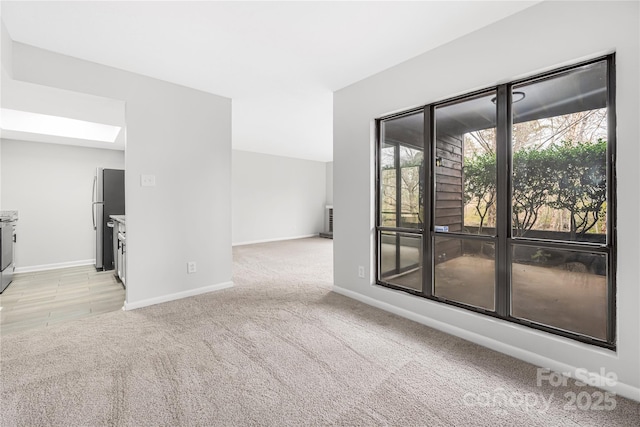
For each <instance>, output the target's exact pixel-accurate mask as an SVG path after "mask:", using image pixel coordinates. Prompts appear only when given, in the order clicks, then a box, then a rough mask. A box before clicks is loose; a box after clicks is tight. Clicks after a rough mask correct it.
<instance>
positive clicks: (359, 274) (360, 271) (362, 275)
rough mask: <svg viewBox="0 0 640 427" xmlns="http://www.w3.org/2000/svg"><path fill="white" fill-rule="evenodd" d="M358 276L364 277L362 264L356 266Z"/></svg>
mask: <svg viewBox="0 0 640 427" xmlns="http://www.w3.org/2000/svg"><path fill="white" fill-rule="evenodd" d="M358 277H360V278H362V279H364V266H362V265H359V266H358Z"/></svg>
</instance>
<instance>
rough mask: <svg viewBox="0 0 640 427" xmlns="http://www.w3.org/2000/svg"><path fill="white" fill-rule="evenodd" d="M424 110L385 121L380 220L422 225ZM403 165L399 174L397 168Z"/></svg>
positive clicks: (395, 224)
mask: <svg viewBox="0 0 640 427" xmlns="http://www.w3.org/2000/svg"><path fill="white" fill-rule="evenodd" d="M423 116H424V114H423V113H422V112H419V113H415V114H410V115H407V116H402V117H398V118H395V119H389V120H386V121H384V122H382V124H381V125H382V128H381V140H382V145H381V159H380V168H381V170H380V187H381V188H380V195H381V199H380V200H381V202H382V203H381V206H380V209H381V212H380V213H381V215H380V217H381V222H382V223H381V224H380V225H382V226H387V227H406V228H422V224H423V222H424V219H423V218H424V212H423V211H422V205H423V197H424V179H423V175H424V173H423V170H424V117H423ZM397 168H399V169H400V175H399V176H398V175H397V171H396V169H397Z"/></svg>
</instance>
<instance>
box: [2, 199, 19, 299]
mask: <svg viewBox="0 0 640 427" xmlns="http://www.w3.org/2000/svg"><path fill="white" fill-rule="evenodd" d="M17 222H18V211H0V247H1V248H2V252H1V253H0V266H1V271H0V294H1V293H2V292H4V290H5V289H6V288H7V286H9V284H10V283H11V282H12V281H13V274H14V272H15V269H16V264H15V256H16V249H15V244H16V241H17V232H16V225H17Z"/></svg>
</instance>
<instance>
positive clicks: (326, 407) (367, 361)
mask: <svg viewBox="0 0 640 427" xmlns="http://www.w3.org/2000/svg"><path fill="white" fill-rule="evenodd" d="M233 280H234V282H235V285H236V286H235V287H234V288H231V289H227V290H223V291H219V292H214V293H209V294H205V295H199V296H196V297H191V298H185V299H182V300H179V301H173V302H169V303H165V304H159V305H155V306H151V307H146V308H142V309H138V310H133V311H128V312H122V311H121V312H114V313H109V314H105V315H100V316H96V317H92V318H87V319H83V320H77V321H71V322H69V323H66V324H61V325H58V326H54V327H51V328H47V329H43V330H34V331H30V332H21V333H15V334H8V335H6V336H4V337H3V338H2V346H1V356H2V360H1V371H0V373H1V375H2V384H1V392H2V394H1V398H2V401H1V402H0V403H1V410H2V411H1V415H0V424H1V425H2V426H16V425H21V426H22V425H24V426H41V425H54V426H71V425H83V426H114V425H115V426H165V425H166V426H312V425H343V426H379V425H380V426H382V425H389V426H452V425H453V426H456V425H457V426H487V425H491V426H514V425H523V426H524V425H526V426H550V425H552V426H577V425H579V426H603V425H610V426H613V425H622V426H624V425H628V426H637V425H638V420H640V405H639V404H638V403H635V402H632V401H629V400H627V399H624V398H621V397H618V396H615V397H613V398H612V397H611V396H609V398H608V399H607V400H606V401H604V403H602V402H601V403H602V405H600V406H603V408H604V407H605V406H606V407H607V408H608V409H611V410H607V409H601V410H598V409H597V408H596V407H595V406H594V403H596V402H595V401H596V400H597V399H598V398H599V397H598V396H599V395H598V393H603V392H602V391H600V390H598V389H594V388H590V387H579V386H577V385H575V384H574V383H573V382H572V381H569V383H568V384H567V385H566V386H560V387H552V386H551V385H550V384H549V381H543V383H542V384H541V386H538V385H537V384H536V372H537V371H536V367H534V366H532V365H530V364H527V363H524V362H522V361H519V360H516V359H513V358H511V357H508V356H505V355H502V354H500V353H496V352H494V351H491V350H488V349H485V348H483V347H480V346H478V345H475V344H473V343H470V342H467V341H464V340H461V339H458V338H455V337H452V336H449V335H447V334H444V333H441V332H439V331H436V330H433V329H430V328H427V327H425V326H423V325H420V324H418V323H415V322H412V321H409V320H406V319H403V318H400V317H398V316H395V315H393V314H390V313H387V312H384V311H381V310H378V309H376V308H373V307H369V306H367V305H364V304H362V303H359V302H357V301H354V300H351V299H349V298H346V297H344V296H341V295H338V294H335V293H333V292H331V286H332V241H331V240H326V239H319V238H312V239H301V240H293V241H285V242H277V243H269V244H259V245H251V246H240V247H235V248H234V277H233ZM582 392H585V393H587V394H588V395H589V399H590V405H588V408H587V405H586V401H585V399H586V398H585V397H584V396H585V395H584V394H583V395H582V397H581V398H579V399H577V403H576V404H575V405H576V408H574V409H572V408H570V407H567V405H568V404H570V403H571V402H570V400H569V399H570V398H567V397H565V395H567V393H568V395H569V396H571V393H574V394H575V395H576V396H579V395H580V393H582ZM594 393H595V394H594ZM611 399H613V402H614V404H615V408H613V409H612V408H611V406H612V405H613V403H611ZM607 402H608V403H607ZM578 406H579V407H578ZM580 407H582V409H580Z"/></svg>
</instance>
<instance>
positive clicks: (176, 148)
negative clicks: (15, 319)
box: [13, 43, 231, 308]
mask: <svg viewBox="0 0 640 427" xmlns="http://www.w3.org/2000/svg"><path fill="white" fill-rule="evenodd" d="M13 78H14V79H16V80H22V81H28V82H32V83H37V84H41V85H45V86H51V87H57V88H61V89H67V90H71V91H75V92H80V93H88V94H93V95H98V96H103V97H107V98H112V99H116V100H122V101H125V102H126V123H127V128H126V132H127V141H126V160H125V162H126V165H125V169H126V186H125V188H126V204H127V297H126V298H127V300H126V304H125V306H126V307H127V308H135V307H140V306H144V305H149V304H154V303H158V302H162V301H166V300H170V299H175V298H180V297H184V296H188V295H193V294H197V293H201V292H206V291H209V290H214V289H220V288H222V287H225V286H230V285H231V100H230V99H228V98H223V97H220V96H216V95H213V94H210V93H205V92H201V91H198V90H194V89H190V88H186V87H183V86H179V85H176V84H171V83H167V82H164V81H160V80H156V79H152V78H149V77H145V76H142V75H139V74H134V73H130V72H126V71H122V70H118V69H115V68H111V67H106V66H103V65H99V64H96V63H91V62H88V61H83V60H79V59H76V58H71V57H68V56H64V55H60V54H56V53H53V52H49V51H45V50H42V49H38V48H35V47H32V46H28V45H24V44H21V43H14V44H13ZM142 174H150V175H155V177H156V186H155V187H141V185H140V176H141V175H142ZM188 261H196V262H197V263H198V271H197V273H196V274H187V268H186V263H187V262H188Z"/></svg>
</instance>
